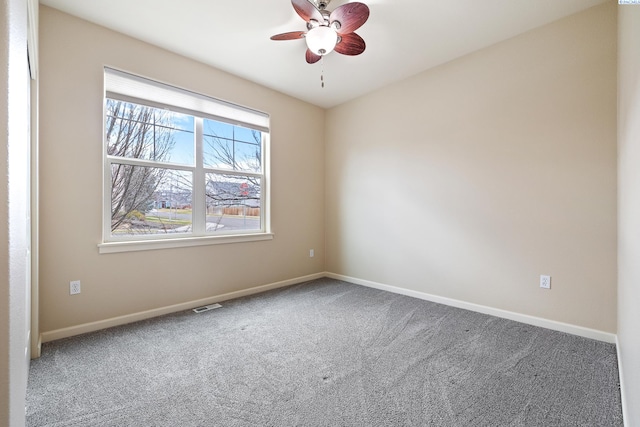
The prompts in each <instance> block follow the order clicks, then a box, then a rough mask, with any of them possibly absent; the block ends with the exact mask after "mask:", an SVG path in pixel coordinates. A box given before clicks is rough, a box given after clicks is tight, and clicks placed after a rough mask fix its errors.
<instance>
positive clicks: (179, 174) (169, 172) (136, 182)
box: [105, 92, 268, 241]
mask: <svg viewBox="0 0 640 427" xmlns="http://www.w3.org/2000/svg"><path fill="white" fill-rule="evenodd" d="M135 101H136V102H132V100H131V97H130V96H127V95H126V94H125V95H123V96H118V94H114V93H112V92H108V96H107V97H105V181H107V182H106V185H107V186H108V188H105V192H106V196H107V197H105V214H107V212H106V210H107V209H108V215H105V231H106V234H107V238H106V239H105V241H121V240H140V239H142V240H146V239H158V238H160V239H170V238H177V237H189V236H196V237H199V236H216V235H233V234H247V233H260V232H265V231H266V228H267V227H266V224H265V217H266V215H265V204H266V201H265V197H266V194H265V190H264V181H265V172H264V158H265V156H264V151H265V150H264V146H265V141H266V138H267V136H268V132H265V131H264V129H258V128H259V127H260V126H255V127H252V126H250V125H246V124H245V123H240V124H238V123H234V120H233V119H229V120H225V119H226V118H224V117H222V118H220V119H218V117H215V118H216V119H217V120H216V119H214V118H211V115H210V114H207V113H203V114H202V115H198V114H194V112H193V110H191V109H185V108H180V107H176V108H171V106H169V108H167V106H162V108H160V107H159V106H158V105H157V103H156V102H153V100H152V101H150V102H145V100H140V99H137V98H136V99H135ZM239 108H240V107H239ZM185 110H187V112H185ZM106 171H108V173H107V172H106ZM107 177H108V180H107ZM107 199H108V201H107Z"/></svg>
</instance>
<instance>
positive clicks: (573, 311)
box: [325, 3, 616, 333]
mask: <svg viewBox="0 0 640 427" xmlns="http://www.w3.org/2000/svg"><path fill="white" fill-rule="evenodd" d="M326 120H327V125H326V160H325V161H326V193H327V199H326V200H327V202H326V204H327V215H326V229H327V247H326V251H327V252H326V256H327V261H326V269H327V271H330V272H333V273H337V274H342V275H346V276H350V277H355V278H358V279H363V280H369V281H373V282H378V283H382V284H386V285H392V286H398V287H401V288H405V289H409V290H413V291H419V292H424V293H428V294H433V295H438V296H443V297H448V298H453V299H458V300H462V301H465V302H471V303H476V304H481V305H485V306H489V307H493V308H498V309H504V310H509V311H513V312H517V313H521V314H527V315H533V316H538V317H541V318H545V319H549V320H555V321H560V322H566V323H570V324H574V325H579V326H583V327H587V328H593V329H597V330H601V331H605V332H614V333H615V331H616V8H615V5H614V4H613V3H608V4H605V5H602V6H598V7H595V8H592V9H589V10H587V11H585V12H583V13H580V14H577V15H574V16H571V17H568V18H565V19H562V20H560V21H557V22H555V23H552V24H550V25H548V26H545V27H542V28H539V29H536V30H533V31H531V32H528V33H525V34H523V35H521V36H519V37H516V38H513V39H510V40H507V41H505V42H502V43H499V44H497V45H494V46H492V47H489V48H486V49H483V50H481V51H478V52H476V53H473V54H471V55H468V56H465V57H463V58H460V59H458V60H455V61H452V62H450V63H448V64H445V65H443V66H440V67H437V68H435V69H432V70H429V71H426V72H424V73H422V74H419V75H417V76H415V77H412V78H409V79H407V80H404V81H401V82H399V83H397V84H394V85H391V86H388V87H386V88H383V89H381V90H379V91H377V92H375V93H372V94H370V95H367V96H364V97H362V98H359V99H357V100H354V101H351V102H348V103H346V104H343V105H341V106H338V107H336V108H333V109H331V110H330V111H328V113H327V118H326ZM540 274H549V275H551V276H552V289H551V290H550V291H549V290H542V289H540V288H539V275H540Z"/></svg>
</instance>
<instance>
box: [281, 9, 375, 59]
mask: <svg viewBox="0 0 640 427" xmlns="http://www.w3.org/2000/svg"><path fill="white" fill-rule="evenodd" d="M330 1H331V0H291V4H292V5H293V9H294V10H295V11H296V13H297V14H298V15H300V17H301V18H302V19H304V20H305V21H306V22H307V31H291V32H288V33H282V34H276V35H275V36H271V40H296V39H302V38H304V39H305V41H306V42H307V53H306V55H305V58H306V60H307V62H308V63H309V64H314V63H316V62H318V61H319V60H320V59H321V58H322V57H323V56H324V55H326V54H328V53H330V52H331V51H333V50H335V51H336V52H338V53H341V54H343V55H351V56H354V55H360V54H361V53H362V52H364V49H365V47H366V45H365V43H364V40H363V39H362V37H360V36H359V35H357V34H356V33H354V31H355V30H357V29H358V28H360V27H361V26H362V25H363V24H364V23H365V22H367V19H368V18H369V7H368V6H367V5H366V4H364V3H359V2H353V3H346V4H343V5H342V6H338V7H337V8H336V9H335V10H334V11H333V12H329V11H328V10H327V9H326V8H327V6H328V5H329V2H330Z"/></svg>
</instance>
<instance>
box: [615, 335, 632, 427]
mask: <svg viewBox="0 0 640 427" xmlns="http://www.w3.org/2000/svg"><path fill="white" fill-rule="evenodd" d="M616 352H617V355H618V375H619V376H620V401H621V403H622V420H623V423H624V426H625V427H627V426H628V424H627V420H628V419H629V417H628V416H627V415H628V414H627V411H628V409H627V399H626V398H625V393H624V391H625V387H624V375H623V374H622V359H621V358H620V341H618V337H617V336H616Z"/></svg>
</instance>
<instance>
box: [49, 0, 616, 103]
mask: <svg viewBox="0 0 640 427" xmlns="http://www.w3.org/2000/svg"><path fill="white" fill-rule="evenodd" d="M360 1H362V2H364V3H366V4H367V5H368V6H369V8H370V10H371V14H370V17H369V20H368V21H367V22H366V23H365V24H364V25H363V26H362V27H361V28H360V29H358V30H357V31H356V32H357V33H358V34H359V35H360V36H362V38H364V40H365V41H366V43H367V49H366V51H365V52H364V53H363V54H362V55H359V56H353V57H349V56H344V55H340V54H338V53H336V52H332V53H331V54H329V55H327V56H326V57H325V58H324V61H323V62H324V64H321V63H320V62H318V63H316V64H313V65H309V64H307V63H306V62H305V59H304V53H305V50H306V45H305V42H304V40H291V41H272V40H270V39H269V37H270V36H272V35H273V34H277V33H282V32H287V31H304V30H305V29H306V27H305V22H304V21H303V20H302V19H301V18H300V17H299V16H298V15H297V14H296V13H295V12H294V10H293V7H292V6H291V2H290V0H226V1H221V0H209V1H205V0H180V1H176V0H109V1H87V0H40V3H42V4H45V5H47V6H51V7H54V8H56V9H60V10H62V11H64V12H67V13H70V14H72V15H76V16H78V17H81V18H84V19H86V20H88V21H91V22H94V23H96V24H99V25H103V26H105V27H108V28H111V29H113V30H115V31H119V32H121V33H124V34H127V35H130V36H132V37H135V38H137V39H140V40H143V41H146V42H148V43H151V44H154V45H157V46H160V47H163V48H165V49H168V50H170V51H173V52H176V53H179V54H182V55H184V56H186V57H189V58H193V59H195V60H198V61H200V62H203V63H206V64H209V65H211V66H213V67H215V68H218V69H221V70H225V71H227V72H230V73H233V74H235V75H237V76H241V77H243V78H245V79H247V80H251V81H253V82H256V83H259V84H261V85H264V86H267V87H270V88H272V89H275V90H277V91H280V92H283V93H286V94H288V95H291V96H294V97H296V98H299V99H302V100H304V101H308V102H310V103H312V104H315V105H318V106H321V107H325V108H328V107H333V106H335V105H338V104H341V103H343V102H345V101H348V100H350V99H353V98H355V97H358V96H360V95H363V94H365V93H367V92H370V91H372V90H375V89H377V88H380V87H382V86H384V85H387V84H389V83H391V82H394V81H398V80H401V79H403V78H406V77H408V76H411V75H414V74H417V73H419V72H421V71H423V70H426V69H428V68H431V67H434V66H437V65H439V64H442V63H445V62H447V61H450V60H452V59H454V58H457V57H460V56H462V55H465V54H467V53H470V52H473V51H475V50H478V49H482V48H483V47H486V46H489V45H492V44H494V43H497V42H499V41H501V40H505V39H508V38H510V37H513V36H515V35H518V34H520V33H523V32H526V31H528V30H530V29H533V28H535V27H538V26H541V25H544V24H547V23H549V22H552V21H554V20H557V19H560V18H562V17H565V16H568V15H570V14H573V13H576V12H579V11H581V10H584V9H587V8H589V7H592V6H594V5H597V4H600V3H604V2H606V1H607V0H360ZM347 2H348V1H347V0H333V1H332V2H331V4H329V7H328V8H327V9H328V10H333V9H335V8H336V7H337V6H339V5H341V4H344V3H347ZM322 68H324V79H325V82H326V85H325V87H324V89H323V88H321V86H320V73H321V69H322Z"/></svg>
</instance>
